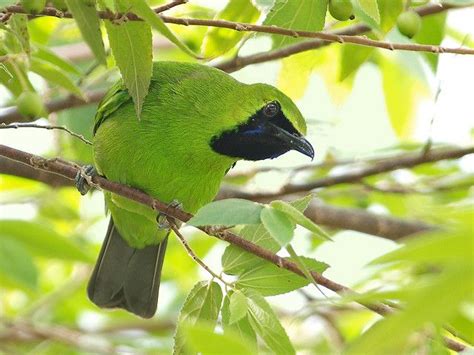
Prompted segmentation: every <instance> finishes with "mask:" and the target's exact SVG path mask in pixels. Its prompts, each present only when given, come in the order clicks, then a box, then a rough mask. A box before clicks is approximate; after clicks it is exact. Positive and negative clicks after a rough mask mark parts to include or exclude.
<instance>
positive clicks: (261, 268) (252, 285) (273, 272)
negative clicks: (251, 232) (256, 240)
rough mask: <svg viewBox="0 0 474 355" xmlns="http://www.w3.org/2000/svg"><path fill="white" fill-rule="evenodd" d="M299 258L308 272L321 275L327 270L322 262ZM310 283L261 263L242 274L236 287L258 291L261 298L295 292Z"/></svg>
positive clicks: (267, 263) (273, 266) (273, 265)
mask: <svg viewBox="0 0 474 355" xmlns="http://www.w3.org/2000/svg"><path fill="white" fill-rule="evenodd" d="M299 258H300V259H301V261H302V262H304V264H305V266H306V267H307V268H308V269H309V270H312V271H316V272H318V273H322V272H324V271H325V270H326V269H327V268H328V265H327V264H325V263H323V262H320V261H317V260H314V259H311V258H306V257H302V256H300V257H299ZM291 260H293V259H291ZM310 282H311V281H310V280H308V279H307V278H305V277H303V276H299V275H296V274H295V273H294V272H291V271H288V270H286V269H282V268H280V267H278V266H277V265H275V264H272V263H270V262H267V261H262V262H261V263H260V264H259V265H258V266H254V267H253V268H252V269H248V270H247V271H246V272H244V273H242V274H241V275H240V276H239V279H238V280H237V283H236V285H237V286H238V287H240V288H245V289H253V290H255V291H258V292H259V293H260V294H262V295H263V296H274V295H280V294H283V293H287V292H291V291H294V290H297V289H299V288H301V287H304V286H306V285H308V284H309V283H310Z"/></svg>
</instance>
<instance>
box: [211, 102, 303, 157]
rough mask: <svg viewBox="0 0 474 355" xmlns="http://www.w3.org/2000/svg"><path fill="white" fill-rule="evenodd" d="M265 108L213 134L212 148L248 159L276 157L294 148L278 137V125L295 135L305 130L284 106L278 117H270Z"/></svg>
mask: <svg viewBox="0 0 474 355" xmlns="http://www.w3.org/2000/svg"><path fill="white" fill-rule="evenodd" d="M264 109H265V107H263V108H261V109H260V110H258V111H257V112H256V113H255V114H254V115H252V116H251V117H250V118H249V119H248V120H247V121H246V122H245V123H243V124H241V125H239V126H237V127H236V128H235V129H232V130H228V131H225V132H223V133H221V134H220V135H216V136H214V137H212V139H211V142H210V146H211V147H212V149H213V150H214V151H215V152H217V153H219V154H223V155H226V156H229V157H233V158H240V159H245V160H263V159H273V158H276V157H278V156H280V155H282V154H284V153H286V152H288V151H289V150H291V149H292V148H291V146H289V145H288V144H286V143H285V142H282V141H281V140H280V139H279V138H278V137H277V135H276V131H275V129H274V128H275V126H276V127H279V128H281V129H283V130H285V131H286V132H288V133H290V134H292V135H294V136H295V137H301V134H300V133H299V132H298V131H297V130H296V129H295V127H294V126H293V125H292V124H291V122H290V121H289V120H288V119H287V118H286V117H285V115H284V114H283V112H282V111H281V110H280V111H279V112H278V114H276V115H275V117H271V118H268V117H267V116H266V115H265V114H264Z"/></svg>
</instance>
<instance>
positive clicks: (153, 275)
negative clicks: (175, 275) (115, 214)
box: [87, 218, 168, 318]
mask: <svg viewBox="0 0 474 355" xmlns="http://www.w3.org/2000/svg"><path fill="white" fill-rule="evenodd" d="M167 241H168V237H166V238H165V239H164V240H163V241H162V242H161V243H160V244H158V245H151V246H147V247H145V248H143V249H135V248H133V247H130V246H129V245H128V244H127V243H126V242H125V240H124V239H123V238H122V236H121V235H120V234H119V232H118V230H117V229H116V228H115V226H114V222H113V220H112V218H111V219H110V223H109V228H108V229H107V234H106V237H105V241H104V244H103V245H102V249H101V251H100V254H99V258H98V260H97V263H96V265H95V268H94V271H93V273H92V276H91V279H90V281H89V285H88V287H87V293H88V296H89V298H90V299H91V301H92V302H94V303H95V304H96V305H98V306H99V307H103V308H123V309H126V310H128V311H129V312H132V313H134V314H136V315H138V316H140V317H143V318H151V317H152V316H153V315H154V314H155V312H156V306H157V303H158V293H159V287H160V279H161V268H162V266H163V260H164V257H165V251H166V244H167Z"/></svg>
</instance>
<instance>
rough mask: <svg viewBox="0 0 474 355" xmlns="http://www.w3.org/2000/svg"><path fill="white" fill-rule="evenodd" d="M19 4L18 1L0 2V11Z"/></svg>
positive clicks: (4, 0)
mask: <svg viewBox="0 0 474 355" xmlns="http://www.w3.org/2000/svg"><path fill="white" fill-rule="evenodd" d="M17 2H18V0H0V9H2V8H4V7H7V6H10V5H14V4H16V3H17Z"/></svg>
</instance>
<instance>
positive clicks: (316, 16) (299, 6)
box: [264, 0, 328, 49]
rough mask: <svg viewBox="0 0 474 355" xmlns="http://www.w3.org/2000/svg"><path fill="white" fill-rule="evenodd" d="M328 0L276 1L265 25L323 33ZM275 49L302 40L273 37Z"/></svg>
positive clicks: (279, 36)
mask: <svg viewBox="0 0 474 355" xmlns="http://www.w3.org/2000/svg"><path fill="white" fill-rule="evenodd" d="M327 6H328V0H298V1H295V0H293V1H286V0H276V1H275V5H274V6H273V8H272V9H271V11H270V13H269V14H268V15H267V18H266V19H265V22H264V24H265V25H273V26H278V27H283V28H287V29H292V30H301V31H321V30H322V29H323V27H324V21H325V19H326V10H327ZM272 39H273V49H276V48H281V47H284V46H287V45H289V44H293V43H296V42H298V41H301V39H300V38H294V37H290V36H281V35H273V36H272Z"/></svg>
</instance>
